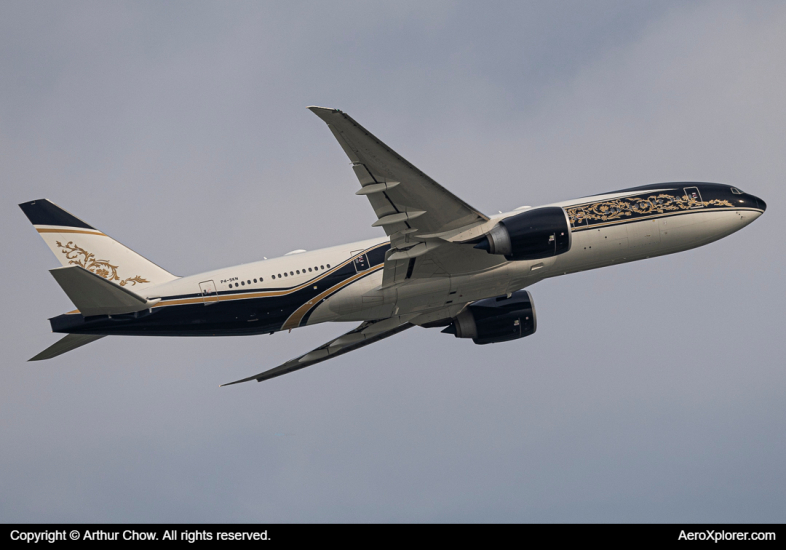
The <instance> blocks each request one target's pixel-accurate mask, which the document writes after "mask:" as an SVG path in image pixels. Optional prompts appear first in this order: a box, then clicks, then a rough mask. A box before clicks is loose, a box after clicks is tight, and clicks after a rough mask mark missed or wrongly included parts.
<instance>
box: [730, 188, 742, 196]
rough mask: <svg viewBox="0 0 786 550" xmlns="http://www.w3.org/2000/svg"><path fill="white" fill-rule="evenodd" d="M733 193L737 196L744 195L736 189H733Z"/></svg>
mask: <svg viewBox="0 0 786 550" xmlns="http://www.w3.org/2000/svg"><path fill="white" fill-rule="evenodd" d="M731 192H732V193H734V194H735V195H742V191H740V190H739V189H737V188H736V187H732V188H731Z"/></svg>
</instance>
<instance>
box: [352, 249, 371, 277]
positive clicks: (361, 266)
mask: <svg viewBox="0 0 786 550" xmlns="http://www.w3.org/2000/svg"><path fill="white" fill-rule="evenodd" d="M361 252H363V251H362V250H355V251H354V252H352V263H353V264H355V271H356V272H357V273H360V272H361V271H366V270H367V269H368V268H369V265H368V256H366V255H365V254H360V253H361ZM356 254H360V256H356Z"/></svg>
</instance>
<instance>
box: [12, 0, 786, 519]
mask: <svg viewBox="0 0 786 550" xmlns="http://www.w3.org/2000/svg"><path fill="white" fill-rule="evenodd" d="M784 29H786V5H785V4H784V3H782V2H730V3H724V2H718V1H712V2H654V3H649V2H602V1H596V2H566V1H563V2H546V1H543V2H530V3H525V2H491V3H489V2H485V3H482V4H481V3H479V2H401V1H398V2H388V3H374V2H329V3H328V2H271V3H267V4H266V3H262V2H215V3H207V2H139V1H135V2H128V3H124V2H98V1H97V2H27V1H25V2H13V1H4V2H2V3H1V4H0V75H2V76H0V186H1V187H0V189H2V194H1V195H0V196H2V199H3V200H2V201H0V224H1V225H0V229H2V231H3V234H4V235H5V239H4V250H5V253H4V261H3V262H1V263H0V274H2V280H3V283H4V285H3V287H4V289H5V298H4V306H3V312H4V315H3V317H2V330H1V331H0V338H1V339H2V346H3V350H4V353H3V359H2V366H3V374H4V380H5V383H4V384H3V385H2V387H1V388H0V441H1V442H2V444H1V445H0V521H6V522H12V521H13V522H19V521H23V522H37V521H49V522H77V521H78V522H122V521H148V522H149V521H177V522H206V521H210V522H231V521H243V522H304V521H309V522H315V521H316V522H335V521H338V522H369V521H370V522H388V521H395V522H398V521H405V522H498V521H501V522H596V521H602V522H627V521H632V522H650V521H652V522H676V521H685V522H782V521H783V520H784V517H786V493H785V492H784V490H783V488H784V486H786V469H784V466H783V465H784V464H785V463H786V438H784V437H783V434H784V432H786V401H784V398H783V395H784V392H785V391H786V375H785V374H784V364H786V361H785V360H784V359H786V353H785V352H786V338H784V326H786V313H785V312H786V292H785V291H784V281H783V272H784V267H785V266H786V245H784V238H783V235H782V231H783V223H782V219H781V216H782V215H783V212H784V210H783V205H784V203H785V202H786V191H784V189H785V188H786V186H785V185H784V176H786V160H785V157H786V155H784V151H786V103H785V102H784V90H786V72H785V71H784V67H786V32H784ZM308 105H322V106H327V107H337V108H340V109H342V110H344V111H346V112H348V113H349V114H350V115H351V116H352V117H354V118H355V119H356V120H358V121H359V122H360V123H361V124H363V125H364V126H366V127H367V128H368V129H369V130H371V131H372V132H374V133H375V134H376V135H377V136H378V137H379V138H381V139H382V140H384V141H385V142H386V143H387V144H388V145H390V146H391V147H393V148H394V149H395V150H396V151H398V152H399V153H400V154H401V155H403V156H404V157H405V158H407V159H408V160H410V161H411V162H412V163H413V164H415V165H416V166H418V167H419V168H420V169H422V170H423V171H424V172H426V173H427V174H429V175H430V176H431V177H433V178H434V179H435V180H437V181H438V182H440V183H441V184H442V185H443V186H445V187H446V188H448V189H450V190H451V191H452V192H454V193H455V194H456V195H458V196H459V197H461V198H462V199H464V200H465V201H466V202H468V203H469V204H471V205H472V206H474V207H476V208H478V209H479V210H481V211H483V212H486V213H496V212H497V211H498V210H502V211H505V210H510V209H512V208H515V207H517V206H521V205H538V204H544V203H549V202H554V201H559V200H565V199H569V198H572V197H577V196H584V195H589V194H594V193H599V192H602V191H608V190H614V189H620V188H623V187H630V186H634V185H643V184H647V183H655V182H662V181H686V180H687V181H713V182H724V183H728V184H730V185H736V186H738V187H740V188H742V189H743V190H744V191H747V192H750V193H753V194H755V195H757V196H760V197H762V198H763V199H764V200H765V201H766V202H767V204H768V210H767V212H766V214H765V215H764V216H763V217H762V218H761V219H759V220H758V221H756V222H755V223H753V224H752V225H751V226H749V227H747V228H745V229H743V230H742V231H740V232H739V233H735V234H734V235H731V236H729V237H727V238H725V239H723V240H721V241H718V242H716V243H713V244H711V245H708V246H706V247H703V248H700V249H697V250H693V251H688V252H683V253H680V254H677V255H672V256H666V257H661V258H655V259H650V260H646V261H641V262H635V263H632V264H627V265H622V266H615V267H611V268H606V269H602V270H597V271H592V272H587V273H580V274H575V275H570V276H567V277H558V278H556V279H552V280H548V281H544V282H541V283H538V284H537V285H535V286H533V287H531V288H530V289H529V290H530V292H531V293H532V295H533V298H534V301H535V304H536V308H537V313H538V321H539V322H538V332H537V333H536V334H534V335H533V336H531V337H528V338H526V339H523V340H519V341H515V342H510V343H505V344H497V345H491V346H475V345H474V344H473V343H472V342H471V341H468V340H458V339H455V338H453V337H451V336H449V335H445V334H440V333H439V331H438V330H433V329H432V330H426V329H412V330H410V331H407V332H404V333H402V334H400V335H398V336H396V337H393V338H390V339H387V340H385V341H383V342H380V343H378V344H375V345H374V346H370V347H367V348H364V349H362V350H360V351H357V352H353V353H351V354H348V355H345V356H342V357H341V358H338V359H335V360H332V361H330V362H326V363H322V364H319V365H316V366H313V367H311V368H308V369H304V370H301V371H299V372H297V373H293V374H290V375H287V376H284V377H281V378H277V379H275V380H271V381H268V382H265V383H262V384H257V383H248V384H242V385H237V386H231V387H225V388H219V387H218V385H219V384H220V383H224V382H229V381H232V380H236V379H238V378H243V377H245V376H249V375H251V374H254V373H257V372H260V371H262V370H265V369H266V368H270V367H274V366H276V365H278V364H280V363H282V362H284V361H286V360H288V359H290V358H292V357H296V356H297V355H300V354H301V353H304V352H305V351H308V350H310V349H312V348H314V347H316V346H318V345H320V344H322V343H324V342H326V341H327V340H328V339H330V338H332V337H335V336H337V335H338V334H341V333H343V332H345V331H346V330H349V329H350V328H351V327H352V326H353V325H344V324H341V325H330V324H327V325H320V326H317V327H311V328H304V329H299V330H296V331H293V332H292V333H291V334H287V333H277V334H275V335H273V336H256V337H232V338H215V339H209V338H201V339H200V338H194V339H190V338H135V337H110V338H105V339H102V340H100V341H98V342H96V343H94V344H91V345H89V346H86V347H84V348H80V349H78V350H76V351H73V352H70V353H68V354H66V355H63V356H61V357H58V358H56V359H53V360H50V361H46V362H38V363H27V362H26V360H27V359H28V358H30V357H32V356H33V355H35V354H37V353H38V352H39V351H41V350H42V349H44V348H46V347H47V346H49V345H50V344H51V343H53V342H54V341H56V339H57V338H58V336H56V335H54V334H52V333H51V332H50V328H49V323H48V321H47V318H49V317H53V316H55V315H58V314H60V313H62V312H64V311H67V310H69V309H71V308H72V305H71V303H70V301H69V300H68V298H67V297H66V295H65V294H64V293H63V292H62V290H61V289H60V288H59V287H58V285H57V284H56V283H55V281H54V280H53V279H52V277H51V275H50V274H49V273H47V270H49V269H52V268H54V267H58V266H59V263H58V262H57V260H56V259H55V258H54V256H53V255H52V253H51V252H50V251H49V250H48V248H47V247H46V246H45V245H44V243H43V242H42V241H41V239H40V237H39V236H38V235H37V234H36V232H35V231H34V230H33V228H32V227H31V226H30V224H29V222H28V221H27V219H26V218H25V216H24V215H23V214H22V212H21V211H20V210H19V208H18V207H17V204H18V203H20V202H24V201H28V200H33V199H38V198H48V199H50V200H52V201H53V202H55V203H57V204H58V205H60V206H62V207H63V208H65V209H66V210H68V211H70V212H72V213H73V214H75V215H77V216H79V217H81V218H82V219H84V220H85V221H87V222H88V223H90V224H91V225H93V226H95V227H97V228H99V229H101V230H102V231H104V232H106V233H108V234H110V235H112V236H113V237H114V238H116V239H117V240H119V241H121V242H122V243H124V244H126V245H127V246H129V247H131V248H132V249H134V250H136V251H137V252H139V253H141V254H143V255H145V256H146V257H148V258H150V259H151V260H153V261H154V262H156V263H158V264H160V265H161V266H163V267H165V268H166V269H168V270H170V271H172V272H173V273H176V274H180V275H188V274H193V273H198V272H200V271H206V270H209V269H214V268H218V267H222V266H227V265H233V264H238V263H244V262H249V261H254V260H257V259H261V258H262V257H263V256H267V257H273V256H277V255H281V254H284V253H286V252H288V251H290V250H293V249H298V248H304V249H309V250H313V249H316V248H320V247H323V246H330V245H335V244H340V243H344V242H349V241H355V240H361V239H366V238H372V237H376V236H381V235H383V233H382V231H381V230H380V229H377V228H372V227H371V223H372V222H373V221H374V220H375V216H374V213H373V211H372V210H371V208H370V206H369V205H368V203H367V201H366V199H365V198H363V197H357V196H355V195H354V191H355V190H356V189H357V185H358V184H357V181H356V179H355V177H354V174H353V173H352V171H351V169H350V168H349V164H348V161H347V159H346V157H345V155H344V153H343V152H342V151H341V149H340V147H339V146H338V144H337V143H336V142H335V140H334V138H333V136H332V135H331V133H330V132H329V130H328V129H327V128H326V127H325V124H324V123H323V122H322V121H320V120H319V119H318V118H317V117H315V116H314V115H313V114H312V113H310V112H309V111H307V110H306V109H305V107H306V106H308Z"/></svg>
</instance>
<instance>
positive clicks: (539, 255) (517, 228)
mask: <svg viewBox="0 0 786 550" xmlns="http://www.w3.org/2000/svg"><path fill="white" fill-rule="evenodd" d="M475 248H479V249H481V250H485V251H486V252H488V253H489V254H501V255H503V256H505V258H506V259H508V260H515V261H518V260H540V259H543V258H550V257H551V256H557V255H559V254H564V253H565V252H567V251H568V250H570V227H569V224H568V217H567V215H566V214H565V211H564V210H563V209H562V208H560V207H559V206H547V207H545V208H535V209H533V210H528V211H526V212H522V213H521V214H516V215H515V216H511V217H510V218H505V219H504V220H502V221H501V222H499V223H498V224H497V225H495V226H494V228H493V229H492V230H491V231H489V232H488V233H487V234H486V235H485V236H484V237H483V238H482V239H481V240H480V241H479V242H478V243H477V244H476V245H475Z"/></svg>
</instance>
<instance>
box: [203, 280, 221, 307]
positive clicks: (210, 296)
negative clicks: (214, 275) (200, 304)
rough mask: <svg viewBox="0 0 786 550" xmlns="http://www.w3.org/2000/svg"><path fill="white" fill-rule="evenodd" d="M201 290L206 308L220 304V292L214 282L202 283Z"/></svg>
mask: <svg viewBox="0 0 786 550" xmlns="http://www.w3.org/2000/svg"><path fill="white" fill-rule="evenodd" d="M199 290H200V293H201V294H202V301H204V302H205V305H206V306H209V305H212V304H215V303H218V292H216V285H215V283H214V282H213V281H202V282H201V283H199Z"/></svg>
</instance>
